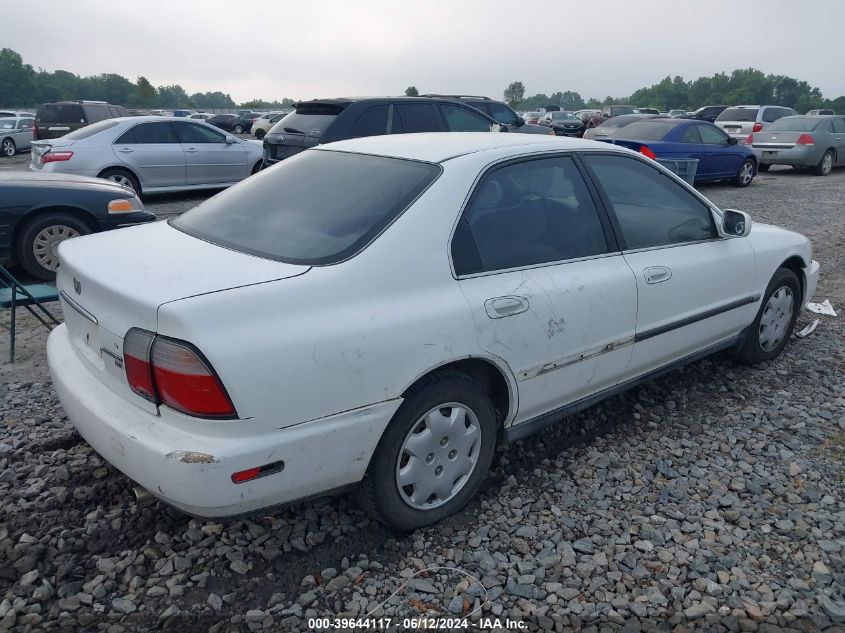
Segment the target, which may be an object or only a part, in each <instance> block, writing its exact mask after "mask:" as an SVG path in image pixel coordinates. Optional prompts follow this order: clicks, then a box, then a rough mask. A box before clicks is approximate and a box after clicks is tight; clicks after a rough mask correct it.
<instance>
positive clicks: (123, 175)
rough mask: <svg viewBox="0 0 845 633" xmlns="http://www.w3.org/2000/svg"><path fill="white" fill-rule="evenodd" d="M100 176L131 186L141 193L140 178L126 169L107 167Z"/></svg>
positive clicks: (137, 192) (138, 193)
mask: <svg viewBox="0 0 845 633" xmlns="http://www.w3.org/2000/svg"><path fill="white" fill-rule="evenodd" d="M100 178H105V179H106V180H111V181H113V182H116V183H118V184H120V185H123V186H124V187H129V188H130V189H132V191H134V192H135V193H136V194H137V195H139V196H140V195H141V183H139V182H138V179H137V178H135V176H134V175H133V174H132V173H130V172H128V171H126V170H125V169H107V170H106V171H104V172H103V173H102V174H100Z"/></svg>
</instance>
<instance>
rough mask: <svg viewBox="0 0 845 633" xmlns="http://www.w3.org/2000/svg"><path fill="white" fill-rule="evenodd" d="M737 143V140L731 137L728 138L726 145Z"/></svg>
mask: <svg viewBox="0 0 845 633" xmlns="http://www.w3.org/2000/svg"><path fill="white" fill-rule="evenodd" d="M737 143H739V140H737V139H735V138H734V137H733V136H729V137H728V145H736V144H737Z"/></svg>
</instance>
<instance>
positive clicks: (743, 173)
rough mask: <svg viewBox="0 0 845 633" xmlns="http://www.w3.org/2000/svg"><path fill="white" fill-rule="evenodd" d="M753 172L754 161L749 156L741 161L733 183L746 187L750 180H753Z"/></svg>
mask: <svg viewBox="0 0 845 633" xmlns="http://www.w3.org/2000/svg"><path fill="white" fill-rule="evenodd" d="M754 173H755V170H754V161H753V160H751V159H750V158H749V159H748V160H746V161H745V162H744V163H742V167H740V168H739V173H738V174H737V175H736V179H735V180H734V184H736V186H737V187H747V186H748V185H750V184H751V181H752V180H754Z"/></svg>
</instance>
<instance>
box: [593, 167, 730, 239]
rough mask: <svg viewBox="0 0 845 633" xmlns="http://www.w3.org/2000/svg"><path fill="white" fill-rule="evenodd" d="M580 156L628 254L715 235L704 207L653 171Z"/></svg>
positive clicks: (655, 170) (687, 193)
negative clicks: (599, 188) (612, 218)
mask: <svg viewBox="0 0 845 633" xmlns="http://www.w3.org/2000/svg"><path fill="white" fill-rule="evenodd" d="M582 156H583V158H584V162H586V163H587V165H589V167H590V169H591V170H592V172H593V174H594V175H595V180H596V181H597V182H598V184H599V185H600V186H601V188H602V190H603V191H604V194H605V196H606V198H607V200H608V202H610V205H611V208H612V210H613V213H614V215H615V216H616V219H617V221H618V222H619V226H620V228H621V230H622V237H623V238H624V241H625V248H626V249H627V250H634V249H638V248H650V247H657V246H670V245H673V244H683V243H685V242H695V241H699V240H708V239H715V238H716V237H717V233H716V224H715V222H714V221H713V217H712V216H711V214H710V209H709V208H708V207H707V205H705V204H704V203H703V202H702V201H701V200H699V199H698V198H696V197H695V196H694V195H693V194H691V193H690V192H688V191H687V190H686V189H684V188H683V187H682V186H681V185H679V184H678V183H676V182H675V181H674V180H672V178H670V177H669V176H666V175H665V174H663V173H661V172H660V171H658V170H657V169H656V168H654V167H652V166H651V165H648V164H646V163H645V162H643V161H641V160H638V159H635V158H629V157H627V156H611V155H607V154H583V155H582Z"/></svg>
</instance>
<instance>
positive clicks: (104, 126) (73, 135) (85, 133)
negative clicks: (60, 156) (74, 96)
mask: <svg viewBox="0 0 845 633" xmlns="http://www.w3.org/2000/svg"><path fill="white" fill-rule="evenodd" d="M115 125H117V121H115V120H114V119H106V120H105V121H100V122H99V123H94V124H93V125H87V126H85V127H81V128H79V129H78V130H74V131H73V132H68V133H67V134H65V135H64V136H63V137H62V138H63V139H67V140H69V141H80V140H82V139H84V138H88V137H89V136H94V135H95V134H98V133H100V132H102V131H103V130H108V129H109V128H110V127H114V126H115Z"/></svg>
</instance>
